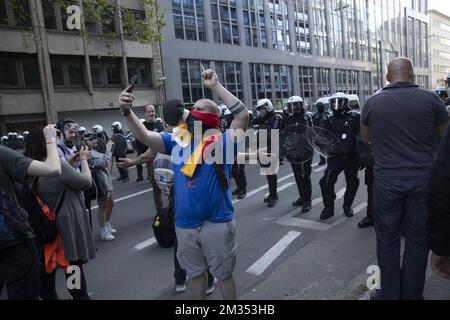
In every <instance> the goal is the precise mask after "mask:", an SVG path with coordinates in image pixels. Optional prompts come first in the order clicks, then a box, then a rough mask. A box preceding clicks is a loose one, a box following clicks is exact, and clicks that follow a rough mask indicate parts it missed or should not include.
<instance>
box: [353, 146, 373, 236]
mask: <svg viewBox="0 0 450 320" xmlns="http://www.w3.org/2000/svg"><path fill="white" fill-rule="evenodd" d="M356 143H357V148H358V154H359V160H360V165H361V167H360V168H361V169H364V168H365V172H364V183H365V184H366V186H367V214H366V217H364V218H363V219H362V220H361V221H360V222H359V224H358V227H360V228H367V227H370V226H372V225H373V183H374V175H373V168H374V166H375V160H374V156H373V151H372V147H371V146H370V145H369V144H366V143H364V142H363V141H362V139H361V138H358V139H357V142H356Z"/></svg>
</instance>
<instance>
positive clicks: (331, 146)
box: [306, 127, 347, 159]
mask: <svg viewBox="0 0 450 320" xmlns="http://www.w3.org/2000/svg"><path fill="white" fill-rule="evenodd" d="M306 139H307V140H308V143H309V145H310V146H311V147H312V148H313V149H314V150H315V151H316V152H317V153H319V154H320V155H322V156H323V157H325V158H327V159H328V158H333V157H341V158H345V156H346V154H347V151H346V149H345V146H344V144H343V143H342V142H341V140H340V139H339V138H338V137H336V136H335V135H334V134H333V133H332V132H330V131H328V130H326V129H324V128H321V127H309V128H308V130H307V131H306Z"/></svg>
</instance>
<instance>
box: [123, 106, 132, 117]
mask: <svg viewBox="0 0 450 320" xmlns="http://www.w3.org/2000/svg"><path fill="white" fill-rule="evenodd" d="M130 113H131V108H128V109H127V110H125V111H124V112H122V117H128V116H129V115H130Z"/></svg>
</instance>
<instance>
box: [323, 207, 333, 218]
mask: <svg viewBox="0 0 450 320" xmlns="http://www.w3.org/2000/svg"><path fill="white" fill-rule="evenodd" d="M332 216H334V210H333V209H327V208H325V209H323V210H322V213H321V215H320V220H328V219H330V218H331V217H332Z"/></svg>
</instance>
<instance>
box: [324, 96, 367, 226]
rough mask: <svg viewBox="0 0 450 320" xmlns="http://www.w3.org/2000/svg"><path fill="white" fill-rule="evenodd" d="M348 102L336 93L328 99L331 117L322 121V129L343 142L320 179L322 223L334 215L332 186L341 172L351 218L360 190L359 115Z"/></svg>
mask: <svg viewBox="0 0 450 320" xmlns="http://www.w3.org/2000/svg"><path fill="white" fill-rule="evenodd" d="M348 102H349V99H348V97H347V95H346V94H344V93H336V94H334V95H333V96H332V97H331V98H330V105H331V110H332V112H333V115H332V116H331V117H330V118H329V119H328V120H327V121H326V122H325V126H324V127H325V129H327V130H328V131H330V132H332V133H333V134H334V135H336V136H337V137H338V138H339V139H340V141H341V142H342V145H343V149H342V150H341V152H339V154H337V155H334V156H333V157H330V158H329V159H328V167H327V169H326V171H325V174H324V176H323V178H322V179H321V180H320V188H321V190H322V197H323V203H324V206H325V208H324V209H323V211H322V214H321V215H320V219H321V220H327V219H329V218H331V217H332V216H334V200H335V199H336V193H335V191H334V185H335V183H336V181H337V179H338V176H339V174H340V173H341V172H342V171H344V174H345V180H346V182H347V189H346V191H345V195H344V214H345V215H346V216H347V217H349V218H350V217H352V216H353V210H352V208H351V207H352V204H353V200H354V199H355V196H356V192H357V191H358V187H359V179H358V171H359V157H358V151H357V146H356V137H357V136H358V135H359V134H360V116H359V114H358V113H356V112H352V111H351V109H350V107H349V103H348Z"/></svg>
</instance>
